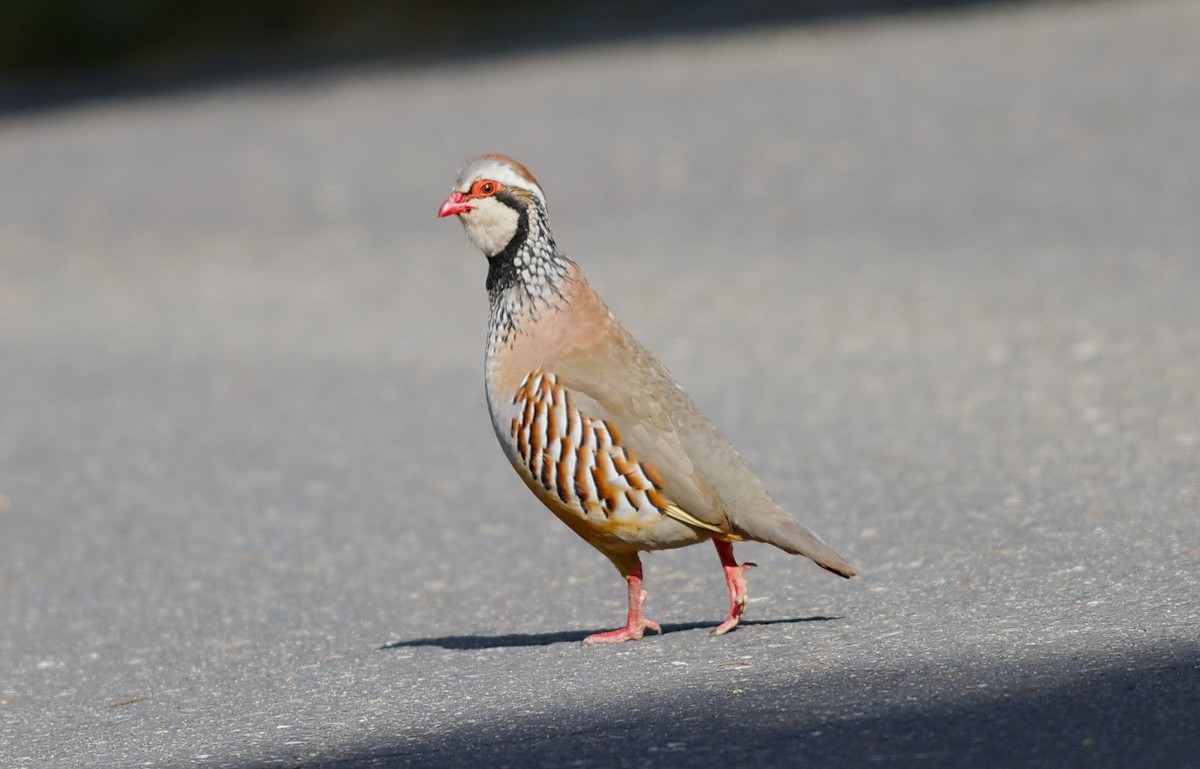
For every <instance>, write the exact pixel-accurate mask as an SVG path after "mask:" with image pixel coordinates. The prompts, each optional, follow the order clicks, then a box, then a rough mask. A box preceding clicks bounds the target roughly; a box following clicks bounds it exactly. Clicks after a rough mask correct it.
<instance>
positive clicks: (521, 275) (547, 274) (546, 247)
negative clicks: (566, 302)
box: [487, 203, 567, 354]
mask: <svg viewBox="0 0 1200 769" xmlns="http://www.w3.org/2000/svg"><path fill="white" fill-rule="evenodd" d="M519 214H520V215H519V217H518V221H517V230H516V232H515V233H514V234H513V237H512V240H510V241H509V242H508V245H507V246H505V247H504V249H503V250H501V251H500V252H499V253H497V254H495V255H493V256H489V257H488V276H487V290H488V300H489V302H490V304H491V317H490V319H489V323H488V351H489V354H490V353H491V352H492V351H493V350H495V349H496V347H497V346H499V345H501V344H503V343H505V342H506V341H508V339H509V337H510V336H511V335H512V333H513V332H514V331H515V330H516V329H517V326H518V325H519V324H520V323H521V322H522V321H523V320H525V319H527V318H530V317H533V318H536V317H537V316H538V315H539V314H540V313H541V312H543V311H545V310H547V309H550V308H553V307H555V306H557V305H558V303H559V302H561V301H562V300H563V294H562V289H561V286H562V282H563V281H564V280H565V279H566V277H567V260H566V259H565V258H564V257H563V256H562V255H561V254H559V253H558V249H557V247H556V246H555V244H554V235H553V234H552V233H551V232H550V225H549V223H548V222H547V219H546V209H545V208H543V207H542V206H541V205H538V204H537V203H531V204H530V205H527V206H525V207H524V208H522V209H520V211H519Z"/></svg>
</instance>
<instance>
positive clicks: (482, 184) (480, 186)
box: [467, 179, 504, 198]
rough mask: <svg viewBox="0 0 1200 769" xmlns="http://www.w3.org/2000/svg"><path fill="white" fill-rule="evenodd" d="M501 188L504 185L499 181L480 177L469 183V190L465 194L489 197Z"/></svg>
mask: <svg viewBox="0 0 1200 769" xmlns="http://www.w3.org/2000/svg"><path fill="white" fill-rule="evenodd" d="M502 189H504V185H502V184H501V183H500V182H497V181H492V180H491V179H480V180H479V181H477V182H475V183H474V184H472V185H471V191H470V192H469V193H467V194H468V195H469V196H470V197H473V198H489V197H491V196H492V195H495V194H496V193H497V192H499V191H500V190H502Z"/></svg>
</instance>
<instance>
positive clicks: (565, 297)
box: [437, 154, 854, 645]
mask: <svg viewBox="0 0 1200 769" xmlns="http://www.w3.org/2000/svg"><path fill="white" fill-rule="evenodd" d="M437 215H438V218H444V217H448V216H457V217H458V219H459V220H460V222H461V223H462V225H463V227H464V229H465V230H466V234H467V237H468V238H469V239H470V241H471V242H472V243H473V244H474V245H475V246H476V247H477V248H478V249H479V250H480V251H482V252H483V254H484V256H486V257H487V261H488V271H487V280H486V282H485V285H486V288H487V292H488V303H489V317H488V328H487V345H486V354H485V363H484V379H485V389H486V394H487V404H488V410H489V412H490V414H491V420H492V427H493V428H494V430H495V432H496V437H497V438H498V439H499V441H500V445H501V447H502V448H503V449H504V453H505V454H506V455H507V457H508V459H509V461H510V462H511V463H512V465H513V467H514V468H515V469H516V471H517V473H518V475H520V477H521V480H523V481H524V482H525V485H527V486H528V487H529V489H530V490H531V491H532V492H533V493H534V495H536V496H537V498H538V499H539V500H540V501H541V502H542V503H543V504H544V505H545V506H546V507H547V508H549V510H550V511H551V512H552V513H554V515H555V516H557V517H558V518H559V519H560V520H561V521H562V522H563V523H565V524H566V525H567V526H568V527H569V528H570V529H571V530H572V531H574V532H575V533H576V534H578V535H579V536H580V537H582V538H583V539H584V540H585V541H586V542H587V543H588V544H590V545H592V546H593V547H594V548H596V549H597V550H599V551H600V552H601V553H603V554H604V555H605V556H607V557H608V559H609V560H610V561H611V562H612V564H613V565H614V566H615V567H616V568H617V571H618V572H619V573H620V574H621V576H622V577H623V578H624V579H625V582H626V588H627V593H628V611H627V614H626V621H625V625H624V627H621V628H617V629H615V630H611V631H605V632H598V633H594V634H592V635H588V636H587V637H586V638H584V639H583V642H584V644H586V645H591V644H603V643H619V642H622V641H629V640H634V639H639V638H642V636H643V635H644V633H645V632H646V631H653V632H655V633H661V632H662V630H661V627H660V626H659V624H658V623H657V622H654V621H653V620H650V619H648V618H647V617H646V616H645V614H644V612H643V604H644V602H645V600H646V597H647V592H646V590H645V589H644V587H643V572H642V563H641V553H644V552H650V551H657V550H666V549H670V548H678V547H684V546H687V545H693V544H697V543H700V542H704V541H705V540H711V541H712V542H713V543H714V545H715V546H716V550H717V556H718V558H719V559H720V562H721V568H722V569H723V571H724V577H725V582H726V586H727V588H728V591H729V614H728V616H727V617H726V618H725V620H724V621H723V622H721V623H720V624H719V625H717V626H716V627H715V628H713V629H712V631H711V633H712V634H713V635H722V634H724V633H727V632H729V631H730V630H732V629H733V628H734V627H736V626H737V625H738V623H739V621H740V620H741V616H742V613H743V611H744V610H745V607H746V592H747V590H746V580H745V576H744V575H745V571H746V570H747V569H748V568H750V567H752V566H754V565H755V564H753V563H750V562H745V563H738V562H737V560H736V559H735V557H734V554H733V544H734V543H735V542H740V541H746V540H750V541H756V542H765V543H767V544H770V545H774V546H775V547H777V548H780V549H781V550H784V551H786V552H788V553H792V554H797V555H803V556H806V557H808V558H810V559H811V560H812V561H814V562H815V563H816V564H817V565H818V566H820V567H821V568H823V569H825V570H827V571H829V572H831V573H833V574H836V575H838V576H841V577H846V578H850V577H852V576H854V569H853V567H851V565H850V564H849V563H848V562H847V561H846V560H845V559H844V558H842V557H841V556H840V555H838V554H837V553H836V552H834V550H833V549H832V548H830V547H829V546H828V545H826V544H825V543H824V542H823V541H822V540H821V538H820V537H818V536H817V535H816V534H815V533H813V532H812V531H811V530H810V529H809V528H808V527H806V526H804V525H803V524H801V523H800V522H799V521H797V520H796V519H795V518H793V517H792V516H791V515H789V514H788V513H787V512H785V511H784V510H783V508H781V507H780V506H779V505H778V504H777V503H776V502H775V500H774V499H773V498H772V497H771V495H770V494H769V493H768V492H767V490H766V488H765V487H764V486H763V484H762V482H761V481H760V480H759V479H758V477H757V476H755V474H754V473H753V472H752V471H751V470H750V469H749V468H748V467H747V466H746V464H745V462H743V461H742V459H741V457H740V456H739V455H738V453H737V452H736V451H735V450H734V448H733V447H732V446H731V445H730V444H729V442H728V441H727V440H726V439H725V438H724V437H723V436H722V435H721V433H720V432H719V431H718V430H717V428H716V427H714V426H713V424H712V423H711V422H710V421H709V420H708V419H706V418H705V417H704V416H703V415H702V414H701V413H700V411H699V410H698V409H697V408H696V405H695V404H694V403H693V402H692V399H691V398H690V397H689V396H688V395H687V393H685V392H684V390H683V388H682V387H681V386H680V385H679V384H678V383H677V382H676V381H675V379H674V378H672V376H671V374H670V373H669V372H668V371H667V369H666V367H665V366H664V365H663V364H662V363H660V362H659V360H658V359H657V358H655V357H654V356H653V355H652V354H651V353H650V352H649V351H648V350H647V349H646V348H645V347H643V346H642V345H641V343H639V342H638V341H637V340H636V339H635V338H634V337H633V335H631V334H630V333H629V332H628V331H627V330H626V329H625V327H624V326H622V325H621V323H620V322H619V321H618V320H617V319H616V317H615V316H614V315H613V313H612V312H611V311H610V310H609V309H608V307H607V306H606V305H605V303H604V302H603V301H602V300H601V298H600V296H599V294H597V293H596V291H595V290H594V289H593V288H592V286H591V285H590V284H589V283H588V281H587V280H586V279H585V278H584V276H583V273H582V272H581V271H580V269H579V266H578V265H577V264H576V263H575V262H574V261H572V260H571V259H569V258H568V257H566V256H565V255H563V254H562V253H561V252H560V251H559V250H558V247H557V246H556V244H555V241H554V236H553V234H552V232H551V230H550V223H549V219H548V216H547V208H546V196H545V194H544V192H543V191H542V187H541V185H540V184H539V183H538V181H537V179H535V178H534V176H533V174H531V173H530V172H529V169H527V168H526V167H525V166H524V165H522V164H521V163H518V162H517V161H515V160H513V159H512V158H509V157H507V156H505V155H500V154H487V155H480V156H478V157H475V158H471V159H469V160H467V161H466V162H465V163H464V165H463V166H462V167H461V168H460V170H459V171H458V175H457V177H456V179H455V181H454V185H453V188H452V191H451V193H450V195H449V197H447V198H446V199H445V201H444V202H443V203H442V204H441V206H440V207H439V208H438V213H437Z"/></svg>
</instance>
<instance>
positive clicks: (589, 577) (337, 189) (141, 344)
mask: <svg viewBox="0 0 1200 769" xmlns="http://www.w3.org/2000/svg"><path fill="white" fill-rule="evenodd" d="M482 151H503V152H507V153H509V154H512V155H513V156H515V157H517V158H518V159H521V160H522V161H524V162H525V163H526V164H527V165H529V166H530V167H531V168H532V169H533V171H534V172H535V173H536V174H537V175H538V176H539V178H540V179H541V181H542V183H543V186H544V187H545V189H546V190H547V192H548V195H549V197H550V206H551V215H552V218H553V222H554V225H555V229H556V235H557V236H558V241H559V243H560V245H561V246H562V247H563V248H564V250H566V251H567V253H569V254H571V255H572V256H574V257H575V258H576V259H577V260H578V261H579V262H580V263H581V264H582V265H583V267H584V269H585V271H586V272H587V273H588V274H589V275H590V277H591V278H592V281H593V282H594V283H595V284H596V286H597V287H598V288H599V290H600V291H601V292H602V294H603V295H604V296H606V298H607V299H608V300H609V303H610V305H611V306H612V307H613V309H614V310H615V311H616V312H617V314H618V315H619V316H620V317H622V318H623V319H624V321H625V322H626V325H628V326H629V327H630V328H631V329H632V330H633V331H634V332H635V333H636V334H637V335H638V336H640V337H641V338H642V340H643V341H644V342H645V343H646V344H647V345H648V346H649V347H651V349H653V350H655V351H657V352H658V353H659V355H660V357H662V358H663V359H664V360H665V361H666V363H667V365H668V366H670V367H671V369H672V370H673V371H674V373H675V374H676V375H677V377H678V378H679V379H680V380H681V381H682V382H683V383H684V384H685V386H686V387H687V388H688V389H689V391H690V392H691V393H692V395H693V396H694V397H695V399H696V400H697V402H698V403H699V404H700V406H701V408H702V409H703V410H704V411H706V412H707V413H708V415H709V416H710V417H711V418H712V419H713V420H714V421H715V422H716V423H717V424H718V425H720V426H721V427H722V428H723V429H724V430H725V432H726V433H727V435H728V436H729V437H730V438H731V439H732V441H733V442H734V444H735V445H737V446H738V447H739V448H740V449H741V451H742V453H743V455H744V456H745V457H746V458H747V460H748V462H749V463H750V465H751V466H752V467H753V468H755V469H756V470H757V471H758V472H759V473H760V475H762V476H763V478H764V479H765V481H766V482H767V484H768V486H769V487H770V488H771V489H772V490H773V492H774V493H775V495H776V497H778V498H779V500H780V501H781V502H782V503H784V505H785V506H786V507H788V508H790V509H792V510H794V511H796V513H797V514H798V515H799V517H801V519H802V520H804V521H806V522H807V523H809V524H810V525H812V526H813V527H814V528H815V529H816V530H817V531H819V532H820V533H821V534H822V536H824V537H825V538H826V539H827V540H828V541H829V542H830V543H831V544H833V545H834V546H835V547H836V548H838V549H839V550H840V551H841V552H842V553H844V554H845V555H846V556H847V557H849V558H850V559H851V561H852V562H854V563H855V565H856V566H857V567H858V568H859V570H860V575H861V576H860V577H858V578H857V579H855V580H853V581H851V582H844V581H841V580H836V579H833V578H831V577H828V576H827V575H825V574H824V573H822V572H820V571H819V570H817V569H816V568H814V567H812V565H811V564H809V563H807V562H802V561H801V560H800V559H796V558H792V557H789V556H787V555H785V554H783V553H780V552H778V551H774V550H771V549H770V548H766V547H762V546H753V545H747V546H741V547H739V554H740V555H741V556H742V557H746V558H749V559H751V560H754V561H756V562H758V564H759V566H760V568H758V569H756V570H754V571H753V572H752V573H751V574H750V590H751V603H750V605H749V608H748V610H747V614H746V616H747V619H748V620H749V621H748V622H747V623H746V624H745V626H744V627H743V628H740V629H739V630H737V631H736V632H734V633H732V634H730V635H729V636H726V637H723V638H718V639H713V638H710V637H709V636H708V635H707V630H708V628H709V627H711V626H713V625H715V624H716V622H718V621H719V620H720V619H721V618H722V617H723V612H724V609H725V597H724V592H723V591H724V587H723V583H722V579H721V575H720V570H719V568H718V564H717V559H716V557H715V554H714V553H713V552H712V551H711V548H707V547H702V548H691V549H687V550H682V551H676V552H671V553H664V554H654V555H651V556H649V557H648V558H647V559H646V565H647V587H648V589H649V590H650V599H649V601H648V603H647V613H648V615H649V616H651V617H654V618H656V619H658V620H659V621H661V622H662V623H663V625H664V629H665V630H666V631H667V632H666V633H665V634H664V635H663V636H661V637H649V638H647V639H645V640H643V641H641V642H639V643H636V644H626V645H622V646H618V647H612V648H582V647H581V646H580V645H579V643H578V641H579V640H580V639H581V638H582V637H583V636H584V635H585V634H587V633H588V632H591V631H595V630H598V629H604V628H608V627H613V626H615V625H616V624H617V623H618V622H619V621H620V619H621V617H622V612H623V608H624V604H623V596H624V592H623V587H622V584H621V582H620V579H619V578H618V576H617V574H616V572H615V571H614V570H612V568H611V566H609V565H608V564H607V562H606V561H605V560H604V559H603V558H602V557H601V556H600V555H598V554H597V553H595V552H594V551H592V550H591V549H590V548H589V547H587V546H586V545H584V544H583V543H582V542H581V541H578V540H576V539H575V537H574V535H572V534H571V533H570V532H569V531H568V530H567V529H566V528H565V527H563V526H562V525H561V524H560V523H558V522H557V521H555V520H554V519H553V518H552V516H550V515H549V514H548V513H547V512H545V511H544V510H542V509H540V507H539V506H538V505H537V503H536V502H535V501H534V500H533V499H532V498H531V497H530V496H529V495H528V493H527V492H526V491H525V490H524V488H523V487H522V486H521V484H520V482H519V481H518V479H517V478H516V476H515V475H514V474H513V473H512V472H511V470H510V469H509V468H508V467H507V464H506V463H505V462H504V460H503V459H502V457H501V454H500V452H499V450H498V448H497V447H496V445H495V440H494V438H493V436H492V434H491V428H490V426H489V424H488V420H487V416H486V411H485V407H484V403H483V395H482V382H481V376H482V371H481V369H482V365H481V356H482V343H483V330H484V324H485V316H486V298H485V295H484V291H483V279H484V272H485V266H484V264H483V261H482V259H481V258H480V257H479V255H478V254H477V253H475V252H474V251H473V249H472V247H471V246H470V245H469V243H468V242H467V241H466V239H465V238H464V237H463V235H462V233H461V232H460V231H459V230H460V228H459V227H458V226H457V225H456V224H454V223H452V222H445V221H441V222H439V221H437V220H435V218H434V211H435V209H436V207H437V204H438V203H439V202H440V201H441V199H442V197H443V196H444V195H445V193H446V192H447V190H448V187H449V184H450V182H451V180H452V178H453V175H454V171H455V170H456V168H457V166H458V164H459V163H460V162H461V161H462V160H463V159H464V158H465V157H467V156H468V155H471V154H475V153H478V152H482ZM1197 169H1200V4H1198V3H1195V2H1192V1H1191V0H1161V1H1160V0H1154V1H1153V2H1151V1H1146V2H1127V3H1118V2H1099V3H1089V4H1084V3H1071V4H1062V5H1046V6H1034V7H1025V6H1012V7H1007V8H997V9H993V10H981V11H973V12H964V13H948V14H945V15H929V16H915V17H907V18H899V19H875V20H866V21H861V22H857V23H845V24H829V25H817V26H812V27H807V28H794V29H764V30H758V31H743V32H739V33H736V34H732V35H712V36H703V37H691V38H681V39H664V40H656V41H643V42H636V43H635V42H631V43H628V44H608V45H603V46H595V47H590V48H580V49H574V50H564V51H558V52H543V53H539V54H529V55H523V56H522V55H512V56H509V57H504V58H494V59H478V60H471V61H464V62H461V63H452V64H445V65H438V66H431V67H427V68H424V69H413V70H407V71H405V70H393V69H387V68H372V67H365V66H360V67H346V68H339V69H331V70H327V71H320V72H311V73H308V74H305V75H300V76H295V77H291V78H282V79H276V80H269V81H257V82H253V83H246V84H240V85H228V86H224V87H217V88H207V89H197V90H191V91H186V90H185V91H180V92H178V93H175V94H170V95H159V96H156V97H154V98H142V99H139V98H129V99H125V100H120V99H118V100H111V101H107V102H103V103H95V104H90V105H81V106H77V107H64V108H62V109H59V110H56V111H52V112H43V113H28V114H24V115H15V116H9V117H8V118H6V119H5V120H4V121H3V122H0V767H5V768H6V769H8V768H14V769H15V768H24V767H131V766H155V767H231V768H235V769H245V768H248V767H259V766H264V767H266V766H284V767H339V768H342V767H357V766H410V765H411V766H439V765H440V766H450V765H469V764H476V765H479V766H488V767H492V766H497V767H498V766H521V767H531V766H554V767H561V766H585V767H590V766H596V767H601V766H604V767H607V766H630V767H640V766H715V765H732V764H738V765H747V766H756V767H782V766H803V765H814V766H816V765H822V766H864V765H876V764H880V765H885V766H902V767H907V766H918V765H919V766H936V767H943V766H947V767H948V766H970V767H977V766H1045V767H1066V766H1088V767H1096V766H1102V767H1103V766H1111V767H1124V766H1130V765H1139V766H1156V767H1184V766H1196V765H1197V760H1198V759H1197V758H1196V756H1197V755H1200V715H1198V714H1200V634H1198V632H1197V627H1198V625H1200V590H1198V586H1197V578H1198V576H1200V523H1198V507H1200V476H1198V472H1197V470H1198V469H1200V301H1198V298H1200V216H1198V214H1197V212H1198V210H1200V208H1198V206H1197V201H1200V174H1198V173H1197Z"/></svg>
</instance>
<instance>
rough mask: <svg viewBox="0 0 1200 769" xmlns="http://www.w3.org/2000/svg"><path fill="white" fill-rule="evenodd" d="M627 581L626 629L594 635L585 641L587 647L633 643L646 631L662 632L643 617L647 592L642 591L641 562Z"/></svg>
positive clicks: (628, 576) (655, 624)
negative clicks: (627, 614) (643, 605)
mask: <svg viewBox="0 0 1200 769" xmlns="http://www.w3.org/2000/svg"><path fill="white" fill-rule="evenodd" d="M625 581H626V582H628V583H629V618H628V619H627V620H626V621H625V627H623V628H618V629H616V630H609V631H608V632H606V633H593V634H592V635H590V636H588V637H587V638H585V639H583V643H584V644H585V645H588V646H590V645H591V644H615V643H621V642H622V641H632V640H634V639H636V638H641V637H642V633H644V632H645V631H646V630H653V631H654V632H655V633H661V632H662V630H660V629H659V627H658V623H657V622H655V621H654V620H649V619H646V618H645V617H643V616H642V602H644V601H645V600H646V591H645V590H642V564H641V563H640V562H636V563H635V565H634V567H633V570H632V571H630V572H629V574H627V575H626V576H625Z"/></svg>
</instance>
